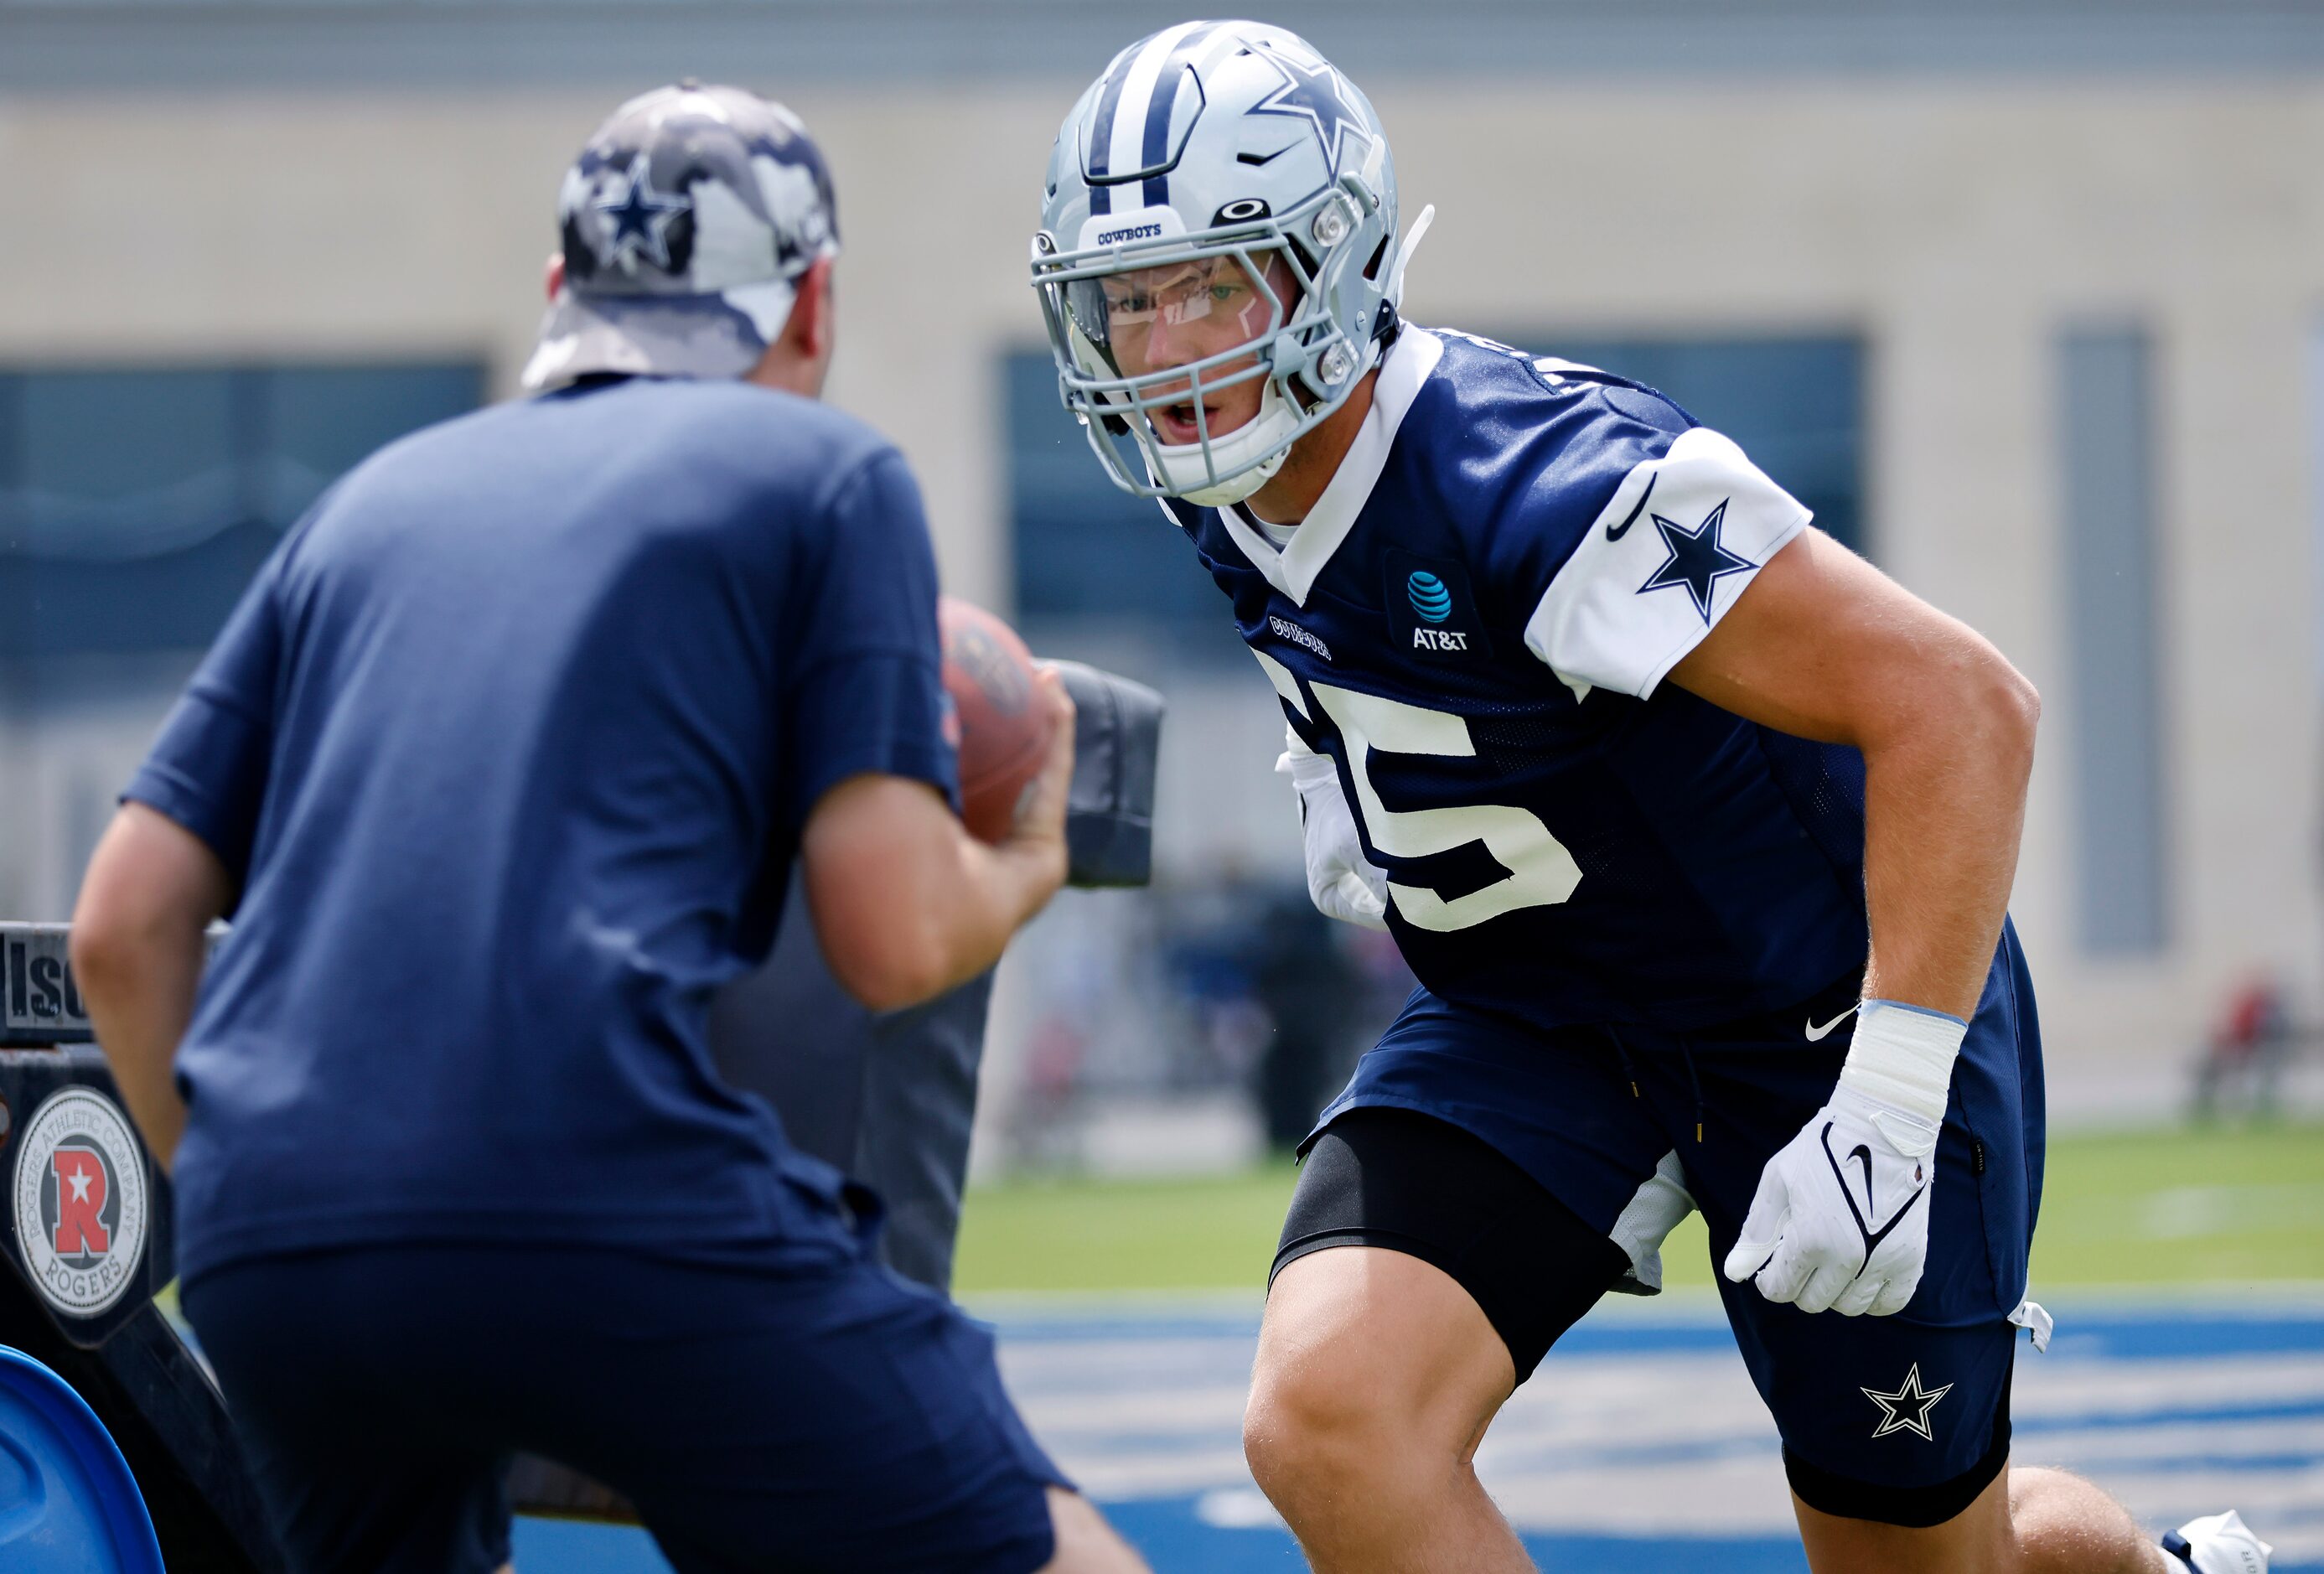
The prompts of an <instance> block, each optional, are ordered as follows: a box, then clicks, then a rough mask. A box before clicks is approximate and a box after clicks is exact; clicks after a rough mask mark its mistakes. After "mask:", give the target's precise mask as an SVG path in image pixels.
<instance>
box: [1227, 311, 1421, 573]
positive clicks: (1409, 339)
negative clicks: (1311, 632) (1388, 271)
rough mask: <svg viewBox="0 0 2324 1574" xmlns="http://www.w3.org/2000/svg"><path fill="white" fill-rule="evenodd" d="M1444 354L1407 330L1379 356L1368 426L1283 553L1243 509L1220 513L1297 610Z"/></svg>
mask: <svg viewBox="0 0 2324 1574" xmlns="http://www.w3.org/2000/svg"><path fill="white" fill-rule="evenodd" d="M1443 354H1444V341H1443V340H1442V339H1440V338H1438V337H1437V336H1435V335H1434V334H1433V333H1430V332H1429V331H1428V330H1427V329H1426V328H1421V327H1413V326H1412V325H1411V324H1409V323H1407V324H1406V325H1405V329H1404V331H1403V332H1402V333H1400V334H1398V335H1397V339H1396V343H1394V344H1392V345H1389V346H1388V354H1385V355H1383V356H1381V357H1380V367H1379V382H1377V383H1375V384H1374V385H1373V387H1372V408H1371V410H1369V412H1368V413H1367V414H1366V415H1365V416H1364V424H1363V425H1362V426H1361V427H1360V428H1357V431H1356V440H1355V442H1354V443H1352V444H1351V445H1350V446H1349V448H1348V452H1347V455H1346V456H1345V457H1344V458H1342V460H1341V461H1340V468H1339V469H1338V470H1337V471H1336V472H1334V473H1333V476H1332V480H1331V483H1330V484H1329V485H1327V486H1326V487H1324V488H1323V496H1321V497H1319V498H1317V499H1316V500H1315V506H1314V508H1312V509H1310V510H1308V511H1307V517H1306V518H1305V520H1301V521H1300V524H1299V528H1298V529H1296V530H1295V531H1293V532H1292V536H1291V544H1290V545H1289V546H1287V547H1286V548H1283V549H1282V550H1281V551H1280V552H1278V551H1277V550H1276V549H1275V548H1274V547H1273V546H1272V545H1271V544H1270V543H1269V542H1268V539H1267V538H1265V537H1264V536H1262V535H1260V534H1259V531H1258V530H1257V529H1254V528H1253V522H1252V521H1251V520H1250V519H1248V518H1246V517H1245V516H1244V514H1243V511H1242V509H1241V508H1240V506H1239V505H1238V506H1235V507H1230V508H1222V509H1221V510H1220V511H1219V519H1220V520H1221V522H1222V523H1223V524H1224V525H1225V526H1226V529H1227V535H1228V536H1229V537H1230V538H1231V539H1232V540H1233V542H1234V544H1235V545H1236V546H1237V547H1238V548H1240V549H1241V551H1242V555H1243V556H1244V557H1247V558H1249V559H1250V566H1252V567H1253V568H1256V569H1258V570H1259V573H1261V574H1262V575H1266V576H1267V583H1268V584H1271V585H1273V586H1274V587H1275V588H1276V589H1277V590H1279V591H1281V592H1282V593H1283V594H1285V595H1287V596H1289V597H1290V598H1291V600H1292V602H1293V603H1295V604H1296V605H1299V606H1303V607H1304V606H1305V605H1306V604H1307V593H1308V592H1309V591H1311V590H1313V589H1314V586H1315V576H1316V575H1319V574H1321V573H1323V566H1324V565H1325V564H1326V563H1329V562H1330V561H1331V560H1332V554H1333V553H1334V552H1336V551H1338V550H1339V549H1340V543H1341V542H1342V541H1344V540H1346V539H1347V538H1348V532H1349V531H1350V530H1352V529H1355V528H1356V516H1357V515H1359V514H1360V513H1362V512H1363V511H1364V504H1365V503H1366V502H1369V501H1370V499H1371V495H1372V487H1373V485H1374V484H1375V483H1377V482H1378V481H1379V475H1380V472H1381V471H1382V470H1384V469H1386V468H1387V466H1388V450H1389V449H1390V448H1392V447H1394V446H1396V434H1397V428H1399V427H1401V426H1402V425H1403V424H1404V417H1405V412H1406V411H1407V410H1410V409H1411V408H1412V401H1413V400H1415V399H1416V398H1418V397H1419V396H1420V390H1421V388H1422V387H1423V386H1424V385H1425V383H1426V382H1428V376H1429V373H1432V372H1434V371H1435V370H1436V363H1437V362H1438V361H1439V360H1440V359H1442V358H1443Z"/></svg>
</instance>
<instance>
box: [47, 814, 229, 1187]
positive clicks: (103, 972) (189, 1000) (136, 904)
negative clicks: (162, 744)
mask: <svg viewBox="0 0 2324 1574" xmlns="http://www.w3.org/2000/svg"><path fill="white" fill-rule="evenodd" d="M233 898H234V881H233V879H232V877H231V876H229V875H228V874H227V873H226V866H225V865H224V864H223V863H221V862H219V861H218V857H217V853H215V852H213V851H210V848H209V844H208V843H207V842H204V841H202V839H201V838H200V837H198V836H196V835H195V834H194V833H192V832H190V831H188V830H187V829H185V828H184V827H183V826H181V825H180V824H178V823H177V822H176V821H174V820H171V819H170V818H169V817H168V816H167V815H162V814H160V813H158V812H156V811H155V810H152V809H150V808H148V807H146V806H145V805H143V804H137V803H132V804H125V805H123V806H122V808H121V811H120V812H119V813H118V814H116V815H114V817H113V824H111V825H110V826H108V827H107V828H106V833H105V835H104V837H103V839H102V840H100V841H99V842H97V852H96V854H95V855H94V856H93V857H92V858H91V859H90V860H89V865H88V878H87V879H84V880H83V881H82V883H81V888H80V900H79V902H78V905H76V906H75V907H74V909H73V923H72V963H73V975H74V977H75V978H77V979H78V980H79V982H80V990H81V998H82V999H84V1000H85V1001H86V1002H87V1003H88V1015H89V1020H90V1021H91V1022H92V1023H94V1024H95V1025H96V1027H97V1043H98V1045H100V1046H102V1047H103V1049H104V1051H105V1059H106V1064H107V1065H109V1066H110V1067H112V1070H113V1080H114V1082H115V1084H117V1085H118V1086H119V1088H120V1089H121V1098H122V1101H123V1102H124V1103H125V1104H127V1105H128V1106H129V1114H130V1118H133V1119H134V1120H135V1121H136V1122H137V1129H138V1130H139V1132H141V1133H142V1134H143V1137H144V1138H145V1146H148V1147H150V1148H152V1150H153V1158H154V1162H155V1163H157V1164H160V1165H161V1168H162V1169H163V1170H164V1171H166V1170H168V1169H169V1168H170V1164H171V1159H172V1158H173V1157H174V1156H175V1155H176V1154H177V1151H178V1138H179V1137H180V1135H182V1134H183V1132H184V1131H185V1128H186V1104H185V1100H183V1099H182V1098H180V1096H179V1093H178V1087H177V1083H176V1082H175V1080H174V1079H173V1078H172V1076H171V1062H172V1061H173V1060H174V1059H175V1058H176V1057H177V1053H178V1041H179V1040H180V1039H181V1038H183V1037H184V1036H185V1034H186V1024H187V1023H188V1022H189V1021H190V1020H192V1018H193V1015H194V993H195V990H196V989H197V987H198V985H199V984H200V982H201V976H202V957H203V939H202V936H203V933H204V932H205V931H206V930H207V929H208V927H209V925H210V922H211V920H213V919H215V918H217V916H219V915H220V914H222V913H224V912H225V911H226V905H227V904H228V903H229V902H230V901H232V900H233Z"/></svg>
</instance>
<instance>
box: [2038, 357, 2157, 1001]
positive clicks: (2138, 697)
mask: <svg viewBox="0 0 2324 1574" xmlns="http://www.w3.org/2000/svg"><path fill="white" fill-rule="evenodd" d="M2151 362H2152V356H2151V354H2150V353H2149V347H2148V344H2147V340H2146V336H2145V335H2144V333H2142V332H2140V331H2138V330H2137V329H2135V328H2133V329H2119V328H2105V329H2095V330H2093V329H2075V330H2070V331H2069V332H2067V333H2066V334H2065V335H2064V336H2063V337H2062V338H2061V341H2060V344H2059V373H2060V376H2059V390H2060V395H2061V410H2060V421H2059V429H2060V433H2061V440H2062V442H2063V445H2064V446H2063V451H2062V452H2061V455H2060V456H2059V457H2060V465H2061V470H2062V471H2063V474H2064V481H2065V498H2064V502H2065V510H2066V521H2065V522H2066V528H2065V530H2064V534H2063V540H2064V547H2065V552H2066V564H2067V570H2066V573H2065V574H2064V575H2063V578H2064V581H2065V584H2066V594H2067V598H2068V606H2067V629H2068V635H2069V640H2070V645H2071V653H2070V654H2071V662H2070V667H2071V672H2072V682H2073V687H2072V695H2073V704H2074V710H2073V721H2074V725H2073V729H2072V731H2073V741H2074V759H2073V768H2074V801H2075V803H2076V804H2077V805H2079V808H2080V813H2078V814H2077V815H2075V816H2074V833H2075V854H2076V873H2077V879H2076V881H2075V886H2076V894H2077V898H2078V899H2077V904H2076V905H2077V909H2078V916H2079V919H2080V925H2079V927H2080V937H2081V943H2082V947H2083V949H2084V950H2086V951H2089V952H2090V953H2094V954H2099V955H2108V954H2112V955H2140V954H2144V953H2153V952H2156V951H2159V950H2161V949H2162V948H2163V944H2164V943H2165V942H2166V941H2167V940H2168V938H2169V922H2168V917H2169V914H2168V898H2169V892H2168V882H2167V881H2166V879H2165V876H2164V870H2165V866H2166V851H2167V834H2166V827H2165V824H2164V820H2165V814H2164V804H2163V730H2164V718H2163V713H2162V696H2161V694H2160V692H2159V689H2158V686H2157V678H2156V674H2157V670H2158V667H2159V666H2160V663H2159V660H2158V658H2157V654H2156V649H2155V647H2156V640H2157V638H2158V631H2157V619H2156V616H2155V579H2154V474H2153V452H2152V451H2153V431H2152V428H2151V427H2150V424H2149V423H2150V421H2151V419H2152V418H2151V404H2150V400H2149V386H2150V383H2149V379H2150V376H2151V372H2152V368H2151Z"/></svg>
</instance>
